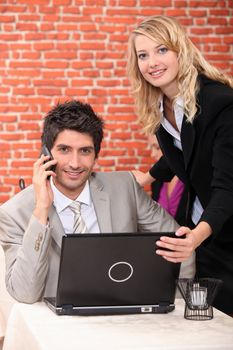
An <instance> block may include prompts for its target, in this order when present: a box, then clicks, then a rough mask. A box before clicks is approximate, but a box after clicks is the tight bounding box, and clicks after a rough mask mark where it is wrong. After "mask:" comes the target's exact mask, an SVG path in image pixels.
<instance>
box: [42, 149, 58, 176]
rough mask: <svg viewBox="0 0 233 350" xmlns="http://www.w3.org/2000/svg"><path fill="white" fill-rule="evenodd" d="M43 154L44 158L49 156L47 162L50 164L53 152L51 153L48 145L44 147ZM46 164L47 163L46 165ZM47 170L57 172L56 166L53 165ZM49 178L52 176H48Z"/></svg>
mask: <svg viewBox="0 0 233 350" xmlns="http://www.w3.org/2000/svg"><path fill="white" fill-rule="evenodd" d="M41 154H43V155H44V156H49V157H50V159H48V160H47V161H46V162H48V161H49V160H53V159H54V158H53V156H52V154H51V152H50V151H49V149H48V148H47V146H46V145H42V149H41ZM46 162H45V163H46ZM47 170H52V171H54V172H55V170H56V165H52V166H51V167H49V168H48V169H47ZM48 178H50V176H48Z"/></svg>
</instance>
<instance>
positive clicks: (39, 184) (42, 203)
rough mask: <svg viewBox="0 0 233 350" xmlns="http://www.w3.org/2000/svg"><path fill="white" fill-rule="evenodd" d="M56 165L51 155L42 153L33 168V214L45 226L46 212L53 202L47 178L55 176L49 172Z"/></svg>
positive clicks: (51, 171)
mask: <svg viewBox="0 0 233 350" xmlns="http://www.w3.org/2000/svg"><path fill="white" fill-rule="evenodd" d="M56 163H57V161H56V160H55V159H53V158H52V159H51V155H44V154H43V153H42V154H41V156H40V158H39V159H38V160H37V161H36V162H35V163H34V166H33V179H32V183H33V186H34V190H35V201H36V206H35V209H34V212H33V214H34V215H35V216H36V217H37V219H38V220H39V221H40V222H41V223H42V224H43V225H46V224H47V218H48V212H49V209H50V207H51V205H52V202H53V191H52V188H51V184H50V181H49V177H50V176H53V177H54V176H56V174H55V172H54V171H53V170H51V167H52V166H53V167H54V166H55V165H56Z"/></svg>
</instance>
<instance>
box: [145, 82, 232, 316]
mask: <svg viewBox="0 0 233 350" xmlns="http://www.w3.org/2000/svg"><path fill="white" fill-rule="evenodd" d="M199 81H200V92H199V94H198V105H199V112H198V114H197V116H196V118H195V119H194V122H193V123H192V124H190V123H188V122H187V120H186V118H185V117H184V120H183V123H182V129H181V143H182V148H183V152H181V151H180V150H179V149H177V148H176V147H175V146H174V145H173V139H172V137H171V135H170V134H169V133H167V132H166V130H165V129H164V128H163V127H162V126H160V128H159V130H158V131H157V133H156V135H157V138H158V140H159V144H160V147H161V149H162V152H163V154H164V156H163V157H162V158H161V159H160V161H159V162H157V163H156V164H155V165H154V166H153V167H152V169H151V170H150V174H151V175H152V176H153V177H154V178H155V179H159V180H162V181H169V179H171V178H172V176H173V175H174V174H176V175H177V176H178V177H179V178H180V179H181V180H182V181H183V182H184V183H185V184H186V186H187V187H188V188H189V209H190V210H191V208H192V204H193V201H194V198H195V196H196V195H197V196H198V198H199V200H200V202H201V204H202V206H203V208H204V212H203V214H202V217H201V219H200V220H201V221H205V222H207V223H208V224H209V225H210V226H211V228H212V230H213V234H212V235H211V237H209V238H208V239H207V240H206V241H204V242H203V243H202V244H201V246H200V247H199V248H198V249H197V274H198V276H202V277H203V276H205V277H206V276H208V277H216V278H220V279H223V280H224V286H223V288H222V289H221V290H222V292H220V293H219V294H218V295H217V298H216V305H215V306H216V307H218V308H219V309H221V310H222V311H225V312H231V313H233V89H231V88H230V87H228V86H225V85H223V84H221V83H219V82H216V81H213V80H210V79H208V78H206V77H204V76H199Z"/></svg>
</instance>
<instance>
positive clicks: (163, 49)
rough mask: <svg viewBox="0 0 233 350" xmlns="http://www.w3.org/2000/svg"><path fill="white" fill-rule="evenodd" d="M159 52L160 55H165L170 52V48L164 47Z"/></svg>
mask: <svg viewBox="0 0 233 350" xmlns="http://www.w3.org/2000/svg"><path fill="white" fill-rule="evenodd" d="M158 51H159V53H161V54H164V53H166V52H168V48H167V47H165V46H164V47H160V48H159V50H158Z"/></svg>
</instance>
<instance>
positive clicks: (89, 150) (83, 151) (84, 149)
mask: <svg viewBox="0 0 233 350" xmlns="http://www.w3.org/2000/svg"><path fill="white" fill-rule="evenodd" d="M81 152H82V153H84V154H89V153H91V152H92V148H82V150H81Z"/></svg>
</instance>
